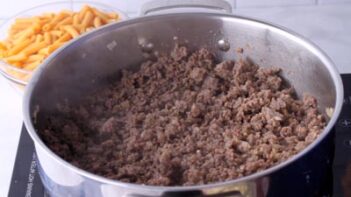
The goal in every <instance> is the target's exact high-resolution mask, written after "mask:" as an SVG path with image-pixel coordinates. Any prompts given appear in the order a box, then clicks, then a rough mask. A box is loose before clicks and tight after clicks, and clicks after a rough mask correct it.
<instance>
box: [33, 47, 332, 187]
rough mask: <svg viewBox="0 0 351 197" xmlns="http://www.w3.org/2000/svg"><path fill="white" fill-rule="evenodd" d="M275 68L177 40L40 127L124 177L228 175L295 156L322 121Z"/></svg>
mask: <svg viewBox="0 0 351 197" xmlns="http://www.w3.org/2000/svg"><path fill="white" fill-rule="evenodd" d="M279 73H280V69H279V68H261V67H258V66H257V65H255V64H254V63H252V62H250V61H246V60H239V61H235V62H234V61H232V60H228V61H223V62H218V61H217V60H216V58H215V56H214V55H213V54H212V53H210V52H209V51H208V50H206V49H201V50H198V51H195V52H192V53H190V52H189V51H188V49H187V48H185V47H177V48H176V49H175V50H174V51H173V52H172V53H171V55H170V56H166V55H163V56H162V55H160V56H159V57H158V58H157V60H156V61H147V62H145V63H143V64H142V65H141V67H140V70H138V71H136V72H134V73H133V72H131V71H126V70H125V71H123V72H122V75H123V76H122V78H121V80H120V81H117V82H116V83H114V84H111V85H110V86H108V87H106V88H104V89H102V90H99V91H97V92H96V94H92V96H89V97H88V98H86V99H83V100H82V102H80V103H79V104H78V105H77V106H73V105H68V104H67V103H64V104H61V105H59V107H58V112H57V113H56V114H52V115H50V116H49V118H48V122H47V123H46V126H45V129H43V130H40V131H39V134H40V135H41V137H42V139H43V140H44V142H45V143H46V144H47V145H48V146H49V147H50V148H51V149H52V150H53V151H54V152H56V153H57V154H58V155H60V156H61V157H62V158H64V159H66V160H67V161H69V162H71V163H72V164H73V165H75V166H78V167H80V168H82V169H84V170H87V171H90V172H92V173H95V174H98V175H101V176H104V177H108V178H111V179H116V180H120V181H123V182H132V183H138V184H147V185H165V186H174V185H196V184H207V183H212V182H219V181H225V180H231V179H235V178H238V177H242V176H246V175H250V174H252V173H255V172H258V171H262V170H264V169H267V168H270V167H272V166H274V165H277V164H279V163H280V162H283V161H284V160H286V159H288V158H289V157H291V156H293V155H295V154H296V153H298V152H299V151H301V150H302V149H304V148H305V147H306V146H307V145H308V144H310V143H311V142H313V141H314V140H315V139H316V138H317V137H318V135H319V133H320V132H321V131H322V130H323V128H324V126H325V124H326V123H325V120H324V118H323V117H322V116H321V115H320V114H319V113H318V110H317V100H316V99H315V98H314V97H312V96H309V95H306V96H305V97H304V98H303V100H298V99H297V98H296V97H295V94H294V91H293V88H292V87H289V86H288V85H287V84H286V83H284V81H283V79H282V78H281V77H280V75H279Z"/></svg>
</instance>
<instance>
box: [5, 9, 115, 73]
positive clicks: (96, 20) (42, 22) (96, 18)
mask: <svg viewBox="0 0 351 197" xmlns="http://www.w3.org/2000/svg"><path fill="white" fill-rule="evenodd" d="M118 20H119V15H118V14H117V13H107V12H103V11H100V10H98V9H96V8H93V7H90V6H88V5H85V6H83V7H82V8H81V10H79V11H78V12H73V11H70V10H62V11H61V12H58V13H43V14H42V15H40V16H33V17H27V18H17V19H15V20H14V23H13V24H12V25H11V27H10V28H9V30H8V37H7V38H6V39H5V40H3V41H0V60H3V61H5V62H7V63H8V64H10V65H12V66H15V67H18V68H20V69H25V70H28V71H32V70H35V69H36V68H37V67H38V66H39V65H40V64H41V63H42V62H43V60H44V59H45V58H46V57H48V56H49V55H50V54H51V53H52V52H54V51H55V50H56V49H58V48H59V47H61V46H62V45H64V44H65V43H66V42H68V41H70V40H71V39H73V38H76V37H78V36H79V35H80V34H83V33H85V32H88V31H90V30H92V29H94V28H98V27H101V26H103V25H105V24H107V23H109V22H114V21H118ZM6 72H7V73H9V74H10V75H12V76H13V77H16V78H19V79H22V80H28V79H29V77H30V76H31V74H30V72H28V74H27V73H26V72H24V73H22V72H21V73H17V72H16V71H15V70H11V69H7V70H6Z"/></svg>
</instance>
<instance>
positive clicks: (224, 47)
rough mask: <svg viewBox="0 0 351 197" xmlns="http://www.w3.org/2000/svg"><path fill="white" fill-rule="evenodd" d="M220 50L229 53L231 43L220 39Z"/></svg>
mask: <svg viewBox="0 0 351 197" xmlns="http://www.w3.org/2000/svg"><path fill="white" fill-rule="evenodd" d="M218 48H219V50H221V51H229V49H230V43H229V41H228V40H226V39H220V40H218Z"/></svg>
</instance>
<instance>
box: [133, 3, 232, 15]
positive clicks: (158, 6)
mask: <svg viewBox="0 0 351 197" xmlns="http://www.w3.org/2000/svg"><path fill="white" fill-rule="evenodd" d="M179 8H203V9H209V10H216V11H221V12H225V13H232V6H231V5H230V3H228V1H225V0H188V1H179V0H152V1H149V2H147V3H145V4H143V5H142V6H141V10H140V16H145V15H148V14H151V13H153V12H158V11H164V10H171V9H179Z"/></svg>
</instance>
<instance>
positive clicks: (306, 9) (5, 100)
mask: <svg viewBox="0 0 351 197" xmlns="http://www.w3.org/2000/svg"><path fill="white" fill-rule="evenodd" d="M234 12H235V14H239V15H245V16H251V17H255V18H258V19H264V20H267V21H271V22H273V23H276V24H279V25H282V26H285V27H288V28H290V29H293V30H294V31H296V32H298V33H300V34H302V35H304V36H305V37H307V38H309V39H311V40H312V41H313V42H315V43H316V44H317V45H319V46H320V47H321V48H322V49H323V50H324V51H325V52H326V53H327V54H328V55H329V56H330V57H331V58H332V60H333V61H334V62H335V63H336V66H337V67H338V69H339V71H340V72H341V73H351V54H350V51H351V20H350V18H351V4H349V5H345V4H340V5H323V6H296V7H275V8H251V9H237V10H235V11H234ZM0 101H1V102H0V161H1V167H0V197H2V196H7V192H8V189H9V183H10V180H11V175H12V168H13V165H14V159H15V156H16V150H17V145H18V140H19V134H20V129H21V126H22V111H21V103H22V100H21V94H20V93H19V92H17V91H16V90H15V89H14V88H13V87H11V86H10V85H9V84H8V83H7V81H6V80H5V79H4V78H2V77H0Z"/></svg>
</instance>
